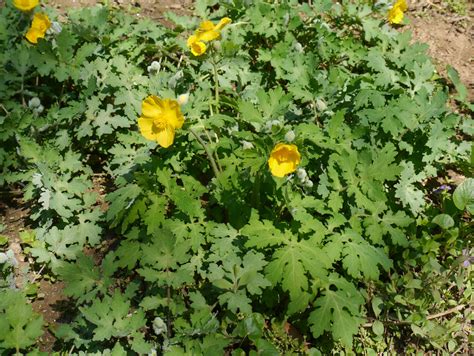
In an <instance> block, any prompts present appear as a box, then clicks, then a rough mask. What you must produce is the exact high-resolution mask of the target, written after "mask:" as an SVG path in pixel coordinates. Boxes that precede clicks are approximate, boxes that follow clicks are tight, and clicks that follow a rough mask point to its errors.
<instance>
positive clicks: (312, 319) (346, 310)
mask: <svg viewBox="0 0 474 356" xmlns="http://www.w3.org/2000/svg"><path fill="white" fill-rule="evenodd" d="M330 285H331V286H333V287H332V288H331V289H329V286H328V288H326V289H325V291H324V292H322V294H321V296H319V297H318V298H317V299H316V302H315V303H314V310H313V311H312V312H311V314H310V316H309V318H308V322H309V323H310V325H311V332H312V333H313V335H314V337H319V336H321V335H322V334H323V332H324V331H330V332H331V333H332V336H333V338H334V339H335V340H340V341H341V342H342V344H343V345H344V346H346V347H349V348H352V337H353V335H355V334H356V333H357V331H358V329H359V325H360V324H361V323H362V322H363V319H362V318H361V313H360V307H361V306H362V305H363V304H364V298H363V297H362V295H361V294H360V293H359V292H358V291H357V289H356V288H355V286H354V285H353V284H352V283H350V282H348V281H346V280H345V279H343V278H341V277H337V276H336V275H331V277H330Z"/></svg>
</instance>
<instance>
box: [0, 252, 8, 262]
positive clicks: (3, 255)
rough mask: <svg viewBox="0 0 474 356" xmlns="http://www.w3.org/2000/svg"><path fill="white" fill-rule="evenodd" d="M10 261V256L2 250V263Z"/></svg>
mask: <svg viewBox="0 0 474 356" xmlns="http://www.w3.org/2000/svg"><path fill="white" fill-rule="evenodd" d="M7 261H8V256H7V255H6V254H5V253H3V252H0V264H4V263H6V262H7Z"/></svg>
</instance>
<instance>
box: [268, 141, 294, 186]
mask: <svg viewBox="0 0 474 356" xmlns="http://www.w3.org/2000/svg"><path fill="white" fill-rule="evenodd" d="M300 162H301V155H300V153H299V151H298V147H296V145H289V144H286V143H279V144H277V145H276V146H275V147H274V148H273V150H272V152H271V153H270V157H269V159H268V166H269V168H270V172H271V173H272V175H274V176H275V177H280V178H281V177H284V176H286V175H287V174H290V173H293V172H294V171H296V168H297V167H298V165H299V164H300Z"/></svg>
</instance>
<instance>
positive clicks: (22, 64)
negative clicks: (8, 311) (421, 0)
mask: <svg viewBox="0 0 474 356" xmlns="http://www.w3.org/2000/svg"><path fill="white" fill-rule="evenodd" d="M20 3H22V4H26V3H28V4H30V3H31V5H34V4H33V3H35V2H34V1H30V2H28V1H24V2H21V1H12V2H8V3H7V5H6V6H5V7H4V8H2V9H1V12H0V18H1V19H2V21H0V29H1V30H2V31H0V47H1V48H2V51H0V63H1V64H2V66H1V68H3V69H2V77H3V78H4V79H3V80H2V82H0V95H1V96H2V98H4V100H3V103H2V106H1V109H2V110H3V112H1V113H0V115H1V116H0V140H1V141H2V149H1V150H0V157H1V168H2V170H3V174H2V177H3V182H4V183H8V184H21V185H22V186H23V189H24V198H25V199H26V200H28V201H29V202H30V204H31V215H30V219H31V221H32V223H33V224H34V225H35V226H36V230H35V239H34V241H33V242H32V243H31V247H30V249H29V253H30V254H31V256H32V257H33V258H34V259H35V262H36V263H37V264H38V265H45V266H47V268H48V270H49V271H50V272H51V273H52V274H54V275H55V276H56V277H57V278H59V279H60V280H63V281H64V282H65V289H64V294H65V295H66V296H67V297H68V298H70V300H71V302H72V306H71V310H70V311H69V313H70V316H71V318H72V319H71V320H72V321H71V322H69V323H63V324H61V325H58V326H57V327H55V328H54V333H55V336H56V337H57V338H58V343H57V345H56V347H57V349H58V350H62V351H64V350H70V349H71V348H72V349H73V350H77V351H80V352H87V353H98V354H99V353H104V352H112V353H117V354H123V353H125V352H132V353H137V354H146V353H148V354H167V355H178V354H179V355H181V354H209V355H211V354H212V355H214V354H229V353H231V354H235V355H244V354H255V355H256V354H275V355H277V354H292V353H295V354H296V353H308V354H315V355H316V354H327V353H330V352H338V353H339V352H341V351H346V352H356V353H359V352H367V353H372V354H376V353H378V352H383V351H392V352H415V351H431V350H438V351H443V352H455V351H466V350H467V349H468V345H469V343H470V342H471V341H472V340H470V339H469V338H470V337H471V336H470V334H469V331H470V326H469V325H470V324H469V319H470V318H472V314H471V306H470V304H469V301H470V298H471V290H472V285H471V284H472V279H471V278H470V271H471V269H472V267H471V265H470V264H471V263H472V258H471V254H472V252H471V248H472V236H473V234H472V232H473V229H472V225H471V224H470V221H471V218H472V213H473V210H474V205H473V204H474V195H473V194H474V189H473V185H474V180H473V179H472V178H465V177H466V176H469V175H470V174H472V164H473V161H472V145H471V142H470V139H471V138H472V134H473V127H472V123H473V121H472V119H471V118H469V116H468V113H469V112H470V109H471V107H470V104H469V103H468V102H467V101H466V96H465V95H458V96H457V97H456V99H457V101H458V105H459V108H460V110H461V112H454V111H452V110H451V109H450V108H449V107H448V106H447V102H448V100H449V98H450V94H449V91H448V88H447V87H446V86H445V85H444V84H443V82H442V81H441V80H439V77H438V76H437V74H436V72H435V68H434V66H433V64H432V62H431V60H430V58H429V57H428V56H427V54H426V46H425V45H422V44H410V42H411V38H410V34H409V33H407V32H401V33H400V32H397V31H396V30H395V29H393V28H392V27H391V26H390V24H393V25H396V24H402V23H403V22H402V20H403V12H404V11H406V10H407V7H406V3H405V2H403V1H398V2H396V3H395V4H394V5H393V6H387V7H385V8H373V7H370V6H368V5H366V4H364V3H354V2H352V1H340V2H333V1H331V0H318V1H313V2H311V3H300V2H298V1H284V2H268V1H263V0H262V1H232V2H225V3H224V4H218V2H217V1H213V0H206V1H198V2H196V6H195V13H194V15H193V16H189V17H185V16H177V15H173V14H168V19H169V20H171V21H173V22H174V27H173V28H165V27H163V26H161V25H159V24H157V23H154V22H151V21H150V20H144V19H140V20H137V19H135V18H133V17H131V16H129V15H127V14H125V13H123V12H121V11H116V10H113V9H111V8H110V7H106V6H97V7H93V8H85V9H80V10H72V11H71V12H70V13H69V14H68V16H67V17H66V19H65V20H62V21H60V20H59V17H58V15H57V14H56V13H54V11H53V10H52V9H50V8H47V7H45V6H43V5H35V6H33V7H31V8H28V9H21V8H20V10H23V11H19V10H18V8H19V6H18V5H19V4H20ZM36 3H37V2H36ZM15 6H16V8H15ZM2 27H3V28H2ZM4 29H5V31H4ZM7 29H8V30H7ZM452 75H453V76H455V75H456V73H455V72H454V71H452ZM455 85H456V88H458V91H459V90H461V91H462V90H465V88H464V89H463V86H462V84H461V83H460V82H459V81H455ZM448 169H449V170H451V171H453V172H454V171H455V172H457V174H458V175H460V176H462V177H463V178H465V179H463V182H462V183H461V184H460V185H459V186H456V185H455V184H452V182H451V181H449V180H447V179H446V177H447V170H448ZM104 174H105V175H106V176H107V177H108V180H109V181H110V184H111V185H113V188H112V189H109V191H108V192H107V194H106V196H105V202H106V204H105V205H107V207H106V208H104V207H103V206H102V205H103V204H101V199H102V198H101V197H100V196H99V195H98V194H97V192H96V190H94V185H95V184H96V181H95V179H96V177H97V176H98V175H104ZM91 250H92V251H96V253H95V255H94V254H92V255H91V253H90V251H91ZM19 302H20V301H19V300H17V299H11V303H19ZM21 302H22V303H25V301H21ZM38 320H39V319H38ZM0 335H2V333H1V332H0ZM35 337H36V336H35ZM0 340H1V336H0ZM7 340H8V339H7ZM11 345H13V344H12V343H9V342H4V344H2V343H0V348H1V347H3V349H5V350H10V349H11V348H12V346H11ZM34 347H35V346H34V344H33V343H29V344H27V345H26V344H25V345H20V347H17V348H16V350H17V351H18V350H19V349H27V348H30V349H33V348H34Z"/></svg>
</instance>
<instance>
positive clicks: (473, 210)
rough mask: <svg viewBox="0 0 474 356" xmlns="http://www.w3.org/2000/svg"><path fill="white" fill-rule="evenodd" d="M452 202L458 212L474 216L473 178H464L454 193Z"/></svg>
mask: <svg viewBox="0 0 474 356" xmlns="http://www.w3.org/2000/svg"><path fill="white" fill-rule="evenodd" d="M453 202H454V205H456V208H458V209H459V210H464V209H467V211H468V212H469V213H470V214H474V178H466V179H465V180H464V181H463V182H462V183H461V184H460V185H459V186H458V187H457V188H456V190H455V191H454V193H453Z"/></svg>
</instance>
